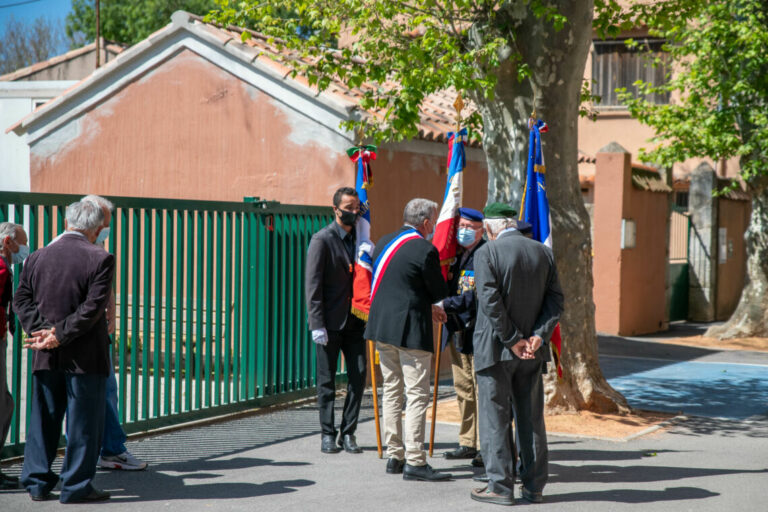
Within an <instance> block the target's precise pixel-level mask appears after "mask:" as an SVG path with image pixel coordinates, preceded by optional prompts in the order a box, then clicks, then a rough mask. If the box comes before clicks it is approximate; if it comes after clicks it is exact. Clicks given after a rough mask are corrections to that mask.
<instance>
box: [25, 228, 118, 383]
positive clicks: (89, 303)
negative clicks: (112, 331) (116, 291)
mask: <svg viewBox="0 0 768 512" xmlns="http://www.w3.org/2000/svg"><path fill="white" fill-rule="evenodd" d="M114 269H115V257H114V256H113V255H111V254H110V253H108V252H106V251H105V250H104V249H103V248H102V247H100V246H98V245H94V244H92V243H90V242H89V241H88V240H87V239H86V238H85V237H83V236H80V235H78V234H74V233H72V234H67V235H65V236H63V237H61V238H60V239H59V240H58V241H57V242H56V243H55V244H51V245H49V246H48V247H44V248H42V249H40V250H37V251H35V252H34V253H32V255H30V256H29V258H27V260H26V262H25V263H24V269H23V270H22V272H21V278H20V280H19V287H18V288H17V289H16V294H15V295H14V298H13V309H14V311H15V312H16V315H17V316H18V318H19V321H20V322H21V325H22V327H23V328H24V331H25V332H26V333H27V334H30V333H32V332H33V331H36V330H38V329H41V328H51V327H56V337H57V338H58V340H59V342H60V343H61V346H59V347H57V348H55V349H52V350H40V351H36V352H35V353H34V359H33V363H32V367H33V371H38V370H62V371H65V372H70V373H87V374H100V375H107V374H108V372H109V343H110V339H109V334H108V333H107V317H106V308H107V303H108V302H109V296H110V293H111V292H112V277H113V274H114Z"/></svg>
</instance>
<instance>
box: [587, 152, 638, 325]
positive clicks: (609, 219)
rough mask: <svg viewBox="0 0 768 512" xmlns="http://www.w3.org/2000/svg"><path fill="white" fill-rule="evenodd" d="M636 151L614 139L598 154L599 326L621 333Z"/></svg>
mask: <svg viewBox="0 0 768 512" xmlns="http://www.w3.org/2000/svg"><path fill="white" fill-rule="evenodd" d="M631 161H632V155H631V154H630V153H629V152H628V151H627V150H626V149H624V148H623V147H621V146H620V145H619V144H618V143H616V142H611V143H610V144H608V145H607V146H605V147H604V148H602V149H601V150H600V151H598V153H597V155H596V162H595V202H594V215H593V220H594V224H593V232H594V238H593V242H592V245H593V247H594V259H593V263H592V273H593V276H594V283H595V284H594V300H595V327H596V328H597V330H598V332H602V333H606V334H618V333H619V330H620V327H621V299H622V297H621V284H622V282H621V281H622V269H621V260H622V249H621V219H622V218H624V208H625V203H626V202H627V198H628V196H629V192H630V189H631V187H632V163H631Z"/></svg>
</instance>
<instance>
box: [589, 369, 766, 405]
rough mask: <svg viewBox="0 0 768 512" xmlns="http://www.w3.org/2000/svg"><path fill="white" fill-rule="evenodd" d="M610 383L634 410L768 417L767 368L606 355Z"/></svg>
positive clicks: (607, 374)
mask: <svg viewBox="0 0 768 512" xmlns="http://www.w3.org/2000/svg"><path fill="white" fill-rule="evenodd" d="M600 364H601V366H602V368H603V373H604V374H605V376H606V378H607V379H608V382H609V383H610V384H611V385H612V386H613V387H614V388H616V389H617V390H618V391H620V392H621V393H622V394H623V395H624V396H625V397H626V398H627V401H628V402H629V404H630V405H631V406H632V407H635V408H639V409H650V410H657V411H669V412H683V413H685V414H687V415H695V416H706V417H710V418H732V419H744V418H749V417H751V416H756V415H768V365H763V364H740V363H739V364H734V363H728V362H716V361H707V362H701V361H673V360H662V359H646V358H642V357H637V356H632V357H622V356H614V355H602V356H601V357H600Z"/></svg>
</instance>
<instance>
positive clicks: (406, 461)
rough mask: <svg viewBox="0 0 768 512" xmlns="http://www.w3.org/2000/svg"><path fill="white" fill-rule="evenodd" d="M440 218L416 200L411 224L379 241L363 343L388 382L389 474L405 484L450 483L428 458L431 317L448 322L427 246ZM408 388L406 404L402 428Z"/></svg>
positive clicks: (410, 207)
mask: <svg viewBox="0 0 768 512" xmlns="http://www.w3.org/2000/svg"><path fill="white" fill-rule="evenodd" d="M437 213H438V211H437V204H436V203H435V202H434V201H430V200H428V199H412V200H411V201H410V202H409V203H408V204H407V205H406V207H405V211H404V213H403V221H404V224H405V225H404V226H403V227H402V228H401V229H400V230H399V231H396V232H395V233H391V234H389V235H386V236H384V237H383V238H382V239H381V240H379V242H378V243H377V244H376V250H375V251H374V253H373V262H374V270H373V282H372V286H371V311H370V315H369V317H368V326H367V327H366V329H365V337H366V338H368V339H371V340H374V341H376V342H377V344H376V348H377V350H378V352H379V360H380V362H381V374H382V377H383V378H384V396H383V400H382V402H383V404H382V409H383V412H384V434H385V440H386V443H387V455H388V457H389V461H388V462H387V473H403V478H404V479H405V480H426V481H437V480H447V479H449V478H450V477H451V475H449V474H447V473H439V472H437V471H434V470H433V469H432V467H431V466H430V465H429V464H427V456H426V452H425V451H424V427H425V423H426V413H427V406H428V404H429V373H430V367H431V360H432V353H433V352H434V348H433V346H432V345H433V339H432V320H433V315H434V316H435V318H437V317H438V316H439V317H440V318H441V319H442V318H443V316H444V314H445V313H443V312H442V311H441V310H439V308H437V307H436V306H433V304H435V303H436V302H438V301H439V300H441V299H442V298H444V297H445V296H446V295H447V294H448V290H447V287H446V284H445V280H444V279H443V276H442V273H441V272H440V260H439V256H438V253H437V249H436V248H435V247H434V246H433V245H432V244H431V243H429V242H428V241H427V240H426V239H425V238H427V237H428V236H430V235H431V234H432V233H433V232H434V230H435V223H436V222H437ZM441 315H443V316H441ZM403 387H405V395H406V396H407V397H408V400H407V405H406V410H405V428H404V429H403V425H402V421H401V420H402V413H403V398H404V396H403ZM403 431H405V435H404V436H403Z"/></svg>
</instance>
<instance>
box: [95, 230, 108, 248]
mask: <svg viewBox="0 0 768 512" xmlns="http://www.w3.org/2000/svg"><path fill="white" fill-rule="evenodd" d="M107 238H109V226H107V227H105V228H104V229H102V230H101V231H99V236H97V237H96V241H95V242H94V243H95V244H103V243H104V242H106V241H107Z"/></svg>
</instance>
